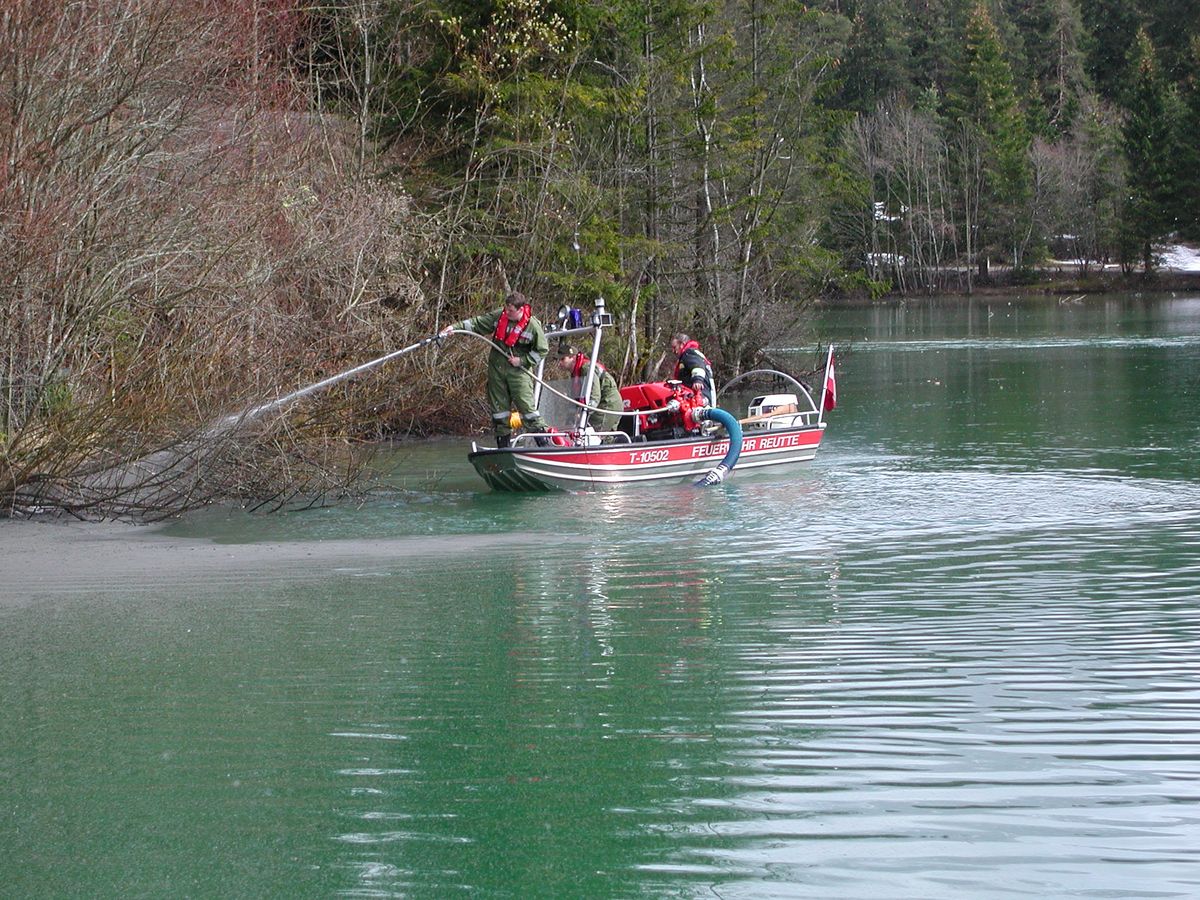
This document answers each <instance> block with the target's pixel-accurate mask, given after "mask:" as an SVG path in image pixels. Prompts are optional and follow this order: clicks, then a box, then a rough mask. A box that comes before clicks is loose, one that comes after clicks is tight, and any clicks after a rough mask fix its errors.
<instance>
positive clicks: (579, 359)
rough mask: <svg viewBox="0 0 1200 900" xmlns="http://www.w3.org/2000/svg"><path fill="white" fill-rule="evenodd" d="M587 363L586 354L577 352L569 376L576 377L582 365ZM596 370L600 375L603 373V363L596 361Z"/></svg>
mask: <svg viewBox="0 0 1200 900" xmlns="http://www.w3.org/2000/svg"><path fill="white" fill-rule="evenodd" d="M587 364H588V358H587V357H586V356H584V355H583V354H582V353H579V354H577V355H576V356H575V365H574V367H572V369H571V377H572V378H578V377H579V374H580V373H581V372H582V371H583V367H584V366H586V365H587ZM596 371H597V372H599V373H600V374H601V375H603V374H604V373H605V371H606V370H605V368H604V363H596Z"/></svg>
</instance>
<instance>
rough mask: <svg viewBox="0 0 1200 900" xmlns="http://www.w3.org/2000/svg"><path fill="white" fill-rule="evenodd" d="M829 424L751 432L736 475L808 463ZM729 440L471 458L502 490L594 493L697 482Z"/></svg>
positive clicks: (503, 452) (486, 452)
mask: <svg viewBox="0 0 1200 900" xmlns="http://www.w3.org/2000/svg"><path fill="white" fill-rule="evenodd" d="M824 432H825V423H824V422H820V423H817V424H812V425H800V426H795V427H789V428H772V429H764V430H756V431H751V432H749V433H747V434H746V435H745V436H744V437H743V439H742V450H741V456H740V457H739V458H738V461H737V465H736V468H735V470H734V471H735V472H742V471H746V470H752V469H753V470H761V469H764V468H767V467H776V466H789V465H794V464H796V463H802V462H808V461H810V460H811V459H812V458H813V457H815V456H816V454H817V448H818V447H819V446H820V444H821V437H822V435H823V434H824ZM728 449H729V439H728V438H726V437H704V436H695V437H686V438H678V439H676V440H667V441H653V442H641V443H621V444H604V445H600V446H595V447H536V448H535V447H516V448H504V449H493V448H477V449H475V450H473V451H472V452H471V453H470V454H469V455H468V456H467V459H468V460H470V462H471V463H472V465H474V466H475V470H476V471H477V472H478V473H479V474H480V476H481V477H482V478H483V480H484V481H486V482H487V483H488V485H489V486H490V487H491V488H492V489H493V490H497V491H552V490H591V489H594V488H599V487H605V486H609V485H619V484H645V483H661V484H669V483H672V482H682V481H697V480H699V479H701V478H703V477H704V476H705V475H706V474H707V473H708V472H709V471H710V470H711V469H712V468H713V467H714V466H716V465H717V464H718V463H719V462H721V459H722V458H723V457H724V456H725V453H726V451H727V450H728Z"/></svg>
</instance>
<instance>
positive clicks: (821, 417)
mask: <svg viewBox="0 0 1200 900" xmlns="http://www.w3.org/2000/svg"><path fill="white" fill-rule="evenodd" d="M832 364H833V344H830V345H829V353H828V354H827V355H826V356H825V374H824V375H823V376H822V377H821V394H820V397H821V399H820V400H819V401H818V409H819V410H820V412H819V413H818V415H817V424H818V425H820V424H821V423H822V422H824V421H825V391H826V389H828V387H829V367H830V366H831V365H832Z"/></svg>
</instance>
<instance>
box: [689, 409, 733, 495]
mask: <svg viewBox="0 0 1200 900" xmlns="http://www.w3.org/2000/svg"><path fill="white" fill-rule="evenodd" d="M692 418H693V419H695V420H696V421H697V422H710V421H711V422H716V423H718V424H719V425H724V426H725V430H726V431H727V432H728V433H729V449H728V450H726V451H725V458H724V459H722V460H721V461H720V462H719V463H717V467H716V468H715V469H713V470H712V471H711V472H709V473H708V474H707V475H705V476H704V477H703V478H701V479H700V480H699V481H697V482H696V485H697V487H707V486H708V485H710V484H720V483H721V482H722V481H724V480H725V476H726V475H728V474H729V473H730V471H732V469H733V466H734V463H736V462H737V459H738V456H740V455H741V452H742V425H741V423H740V422H738V420H737V419H735V418H734V417H733V416H731V415H730V414H729V413H727V412H725V410H723V409H718V408H717V407H715V406H706V407H704V408H703V409H698V410H696V411H695V412H694V413H692Z"/></svg>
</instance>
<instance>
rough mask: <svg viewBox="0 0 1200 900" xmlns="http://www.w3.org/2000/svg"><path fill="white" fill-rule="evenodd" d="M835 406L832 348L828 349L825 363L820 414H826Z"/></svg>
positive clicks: (835, 386)
mask: <svg viewBox="0 0 1200 900" xmlns="http://www.w3.org/2000/svg"><path fill="white" fill-rule="evenodd" d="M835 406H837V378H836V377H835V376H834V374H833V347H830V348H829V359H828V360H827V361H826V363H825V390H824V391H823V392H822V397H821V412H823V413H827V412H829V411H830V410H831V409H833V408H834V407H835Z"/></svg>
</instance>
